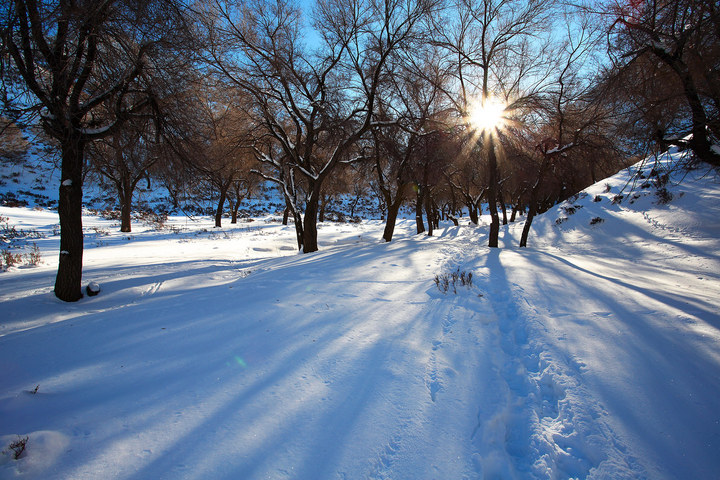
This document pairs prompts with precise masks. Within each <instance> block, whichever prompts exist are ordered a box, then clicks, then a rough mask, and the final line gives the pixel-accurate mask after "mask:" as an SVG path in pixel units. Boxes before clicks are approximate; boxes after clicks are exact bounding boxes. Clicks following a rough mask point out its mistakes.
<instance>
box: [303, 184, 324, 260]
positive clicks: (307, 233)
mask: <svg viewBox="0 0 720 480" xmlns="http://www.w3.org/2000/svg"><path fill="white" fill-rule="evenodd" d="M319 189H320V185H317V186H316V187H315V190H314V191H313V192H311V193H310V195H309V196H308V199H307V201H306V202H305V220H304V222H303V237H302V238H303V242H302V243H303V245H302V248H303V253H312V252H317V251H318V243H317V217H318V202H319V200H320V192H319V191H318V190H319Z"/></svg>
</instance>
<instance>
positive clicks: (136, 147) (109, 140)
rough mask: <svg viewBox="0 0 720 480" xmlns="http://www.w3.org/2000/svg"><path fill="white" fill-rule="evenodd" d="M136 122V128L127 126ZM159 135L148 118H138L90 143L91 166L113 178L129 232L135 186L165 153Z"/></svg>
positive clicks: (124, 227)
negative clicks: (161, 153) (161, 152)
mask: <svg viewBox="0 0 720 480" xmlns="http://www.w3.org/2000/svg"><path fill="white" fill-rule="evenodd" d="M130 125H133V126H134V128H128V127H130ZM160 149H161V146H160V144H159V136H158V135H157V132H156V130H155V128H154V124H153V122H152V121H150V120H149V119H145V120H142V119H139V120H135V121H132V122H128V123H126V124H125V128H122V129H120V130H115V131H114V132H113V133H112V134H111V135H110V136H109V137H105V138H104V139H102V140H98V141H96V142H94V143H92V144H90V145H89V146H88V151H87V157H88V159H89V160H90V163H91V168H92V169H94V170H95V171H97V172H98V173H100V174H101V175H102V176H103V177H105V178H107V179H108V180H110V182H112V184H113V186H114V187H115V190H116V192H117V195H118V200H119V201H120V231H121V232H130V231H132V227H131V214H132V205H133V202H132V199H133V193H134V192H135V187H137V184H138V182H140V180H142V179H143V178H148V174H149V173H148V172H149V170H150V169H151V168H152V167H153V165H155V164H156V163H157V162H158V161H159V160H160V159H161V158H162V157H161V155H160V152H159V150H160Z"/></svg>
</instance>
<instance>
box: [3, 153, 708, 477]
mask: <svg viewBox="0 0 720 480" xmlns="http://www.w3.org/2000/svg"><path fill="white" fill-rule="evenodd" d="M651 168H652V166H651V165H648V166H646V167H644V170H643V172H642V173H641V174H640V175H638V173H637V171H636V170H632V171H624V172H621V173H620V174H618V175H617V176H615V177H613V178H611V179H608V180H606V181H603V182H601V183H600V184H598V185H595V186H593V187H591V188H589V189H588V190H587V191H586V192H585V193H584V194H581V195H579V196H578V197H577V198H576V199H574V201H573V202H566V203H565V204H563V205H559V206H557V207H556V208H554V209H552V210H550V211H549V212H547V213H545V214H543V215H542V216H540V217H537V218H536V219H535V222H534V223H533V230H532V233H531V236H530V239H529V242H528V243H529V248H527V249H519V248H518V247H517V244H518V240H519V237H520V232H521V229H522V222H520V223H518V224H514V225H510V226H508V227H503V230H501V242H504V248H500V249H492V250H491V249H488V248H487V247H486V246H485V245H486V235H487V229H486V227H485V226H480V227H470V226H468V225H467V222H466V221H465V222H463V223H462V225H461V226H460V227H453V226H451V225H450V224H448V225H443V226H442V228H440V229H439V230H438V231H437V232H436V235H435V236H434V237H427V236H417V235H414V234H413V233H414V228H415V227H414V224H412V223H409V222H407V221H403V222H401V224H400V225H399V227H398V229H397V230H396V236H395V240H393V242H391V243H387V244H385V243H381V242H380V240H379V239H380V237H381V234H382V227H383V225H382V224H381V223H380V222H376V221H365V222H363V223H360V224H358V225H351V224H335V223H324V224H321V225H320V229H319V239H320V248H321V251H320V252H317V253H314V254H308V255H302V254H297V253H296V251H295V246H294V245H295V243H294V233H293V230H292V226H289V227H284V226H282V225H280V224H279V223H278V222H277V221H275V219H273V218H271V217H267V218H259V219H256V220H255V221H254V222H244V223H239V224H238V225H233V226H229V225H228V226H227V227H225V228H222V229H214V228H212V221H211V219H209V218H196V219H193V220H191V219H187V218H185V217H171V218H170V219H169V220H168V221H167V223H165V224H164V225H158V224H156V225H151V224H147V225H137V228H135V231H134V232H133V233H132V234H122V235H121V234H120V233H119V232H118V228H117V224H116V223H115V222H113V221H109V220H104V219H102V218H98V217H90V216H88V217H86V218H85V219H84V221H85V228H86V240H85V241H86V250H85V257H84V265H85V267H84V283H87V282H90V281H94V282H97V283H98V284H100V286H101V288H102V291H101V293H100V295H99V296H97V297H86V298H84V299H83V300H81V301H80V302H77V303H75V304H66V303H63V302H61V301H59V300H57V299H56V298H55V297H54V296H53V294H52V285H53V281H54V275H55V268H56V258H57V255H58V236H57V232H56V228H55V225H56V224H57V216H56V214H54V213H53V212H50V211H47V210H33V209H29V208H9V207H0V216H2V217H6V218H7V219H8V220H7V226H15V228H16V231H19V230H22V231H24V232H25V233H26V235H25V236H24V237H22V238H17V239H15V240H14V241H15V242H26V243H27V244H28V245H29V244H31V243H35V244H36V245H37V247H38V249H39V252H40V254H41V255H42V260H41V264H40V265H38V266H35V267H28V266H23V267H12V268H10V269H9V270H8V271H7V272H4V273H0V302H1V303H0V308H1V310H2V316H1V319H0V365H1V366H2V368H0V445H2V449H3V450H4V453H3V454H2V455H0V478H36V479H70V478H72V479H97V478H108V479H114V478H118V479H119V478H123V479H149V478H158V479H163V478H165V479H200V478H202V479H303V480H305V479H306V480H315V479H366V478H367V479H394V480H398V479H483V478H487V479H492V478H501V479H506V478H507V479H512V478H517V479H567V478H598V479H600V478H648V479H677V478H693V479H713V478H717V475H718V472H720V455H718V452H720V313H718V312H720V211H719V210H718V209H719V206H720V180H719V178H718V176H717V175H716V174H715V173H714V172H709V171H708V170H707V169H701V170H693V171H691V172H689V173H685V172H680V171H677V172H671V173H670V174H669V177H668V178H669V182H668V183H667V185H666V190H665V194H661V195H660V196H658V195H657V194H656V191H657V190H656V188H655V187H654V186H653V184H655V183H657V182H660V183H662V179H663V177H662V176H663V175H664V174H665V173H666V170H667V165H666V164H663V165H659V166H658V169H656V172H654V173H655V174H654V175H650V173H651V172H650V170H651ZM641 177H645V178H641ZM682 177H684V178H683V181H682V183H681V184H679V185H677V182H678V181H679V180H680V179H681V178H682ZM646 183H647V184H648V185H649V186H650V187H649V188H643V185H644V184H646ZM633 185H634V189H633V190H630V187H632V186H633ZM621 190H622V192H621ZM620 194H622V195H623V198H622V200H620V198H619V197H618V195H620ZM670 196H672V199H671V200H670V201H669V202H666V203H663V202H662V201H660V200H668V199H669V198H670ZM24 251H27V249H26V250H24ZM453 272H455V273H458V274H461V273H465V274H468V273H472V275H473V276H472V284H471V285H464V286H463V285H460V280H459V279H458V281H457V282H456V284H455V286H453V285H452V283H453V282H452V281H453V276H452V273H453ZM436 278H437V282H436V281H435V279H436ZM465 278H466V279H467V276H465ZM445 279H447V280H448V288H447V291H446V292H445V293H443V292H441V289H440V288H438V285H436V283H439V285H440V286H441V287H442V286H443V281H444V280H445ZM25 439H27V440H26V442H25V443H24V446H25V449H24V451H22V452H21V454H20V455H19V458H17V459H14V458H13V457H14V456H15V455H14V452H15V451H19V450H20V446H19V445H20V444H21V443H22V441H24V440H25ZM18 442H20V443H18ZM11 444H15V448H11V447H10V445H11Z"/></svg>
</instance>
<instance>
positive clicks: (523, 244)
mask: <svg viewBox="0 0 720 480" xmlns="http://www.w3.org/2000/svg"><path fill="white" fill-rule="evenodd" d="M533 218H535V207H534V206H533V203H530V209H529V211H528V214H527V218H526V219H525V225H523V229H522V235H520V246H521V247H527V239H528V235H529V234H530V225H532V221H533Z"/></svg>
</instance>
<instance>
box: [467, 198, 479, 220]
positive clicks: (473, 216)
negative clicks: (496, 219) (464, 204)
mask: <svg viewBox="0 0 720 480" xmlns="http://www.w3.org/2000/svg"><path fill="white" fill-rule="evenodd" d="M468 213H469V215H470V221H471V222H472V223H474V224H475V225H478V224H479V221H480V220H479V218H478V209H477V206H476V205H475V204H474V203H473V202H469V203H468Z"/></svg>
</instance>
